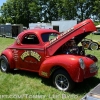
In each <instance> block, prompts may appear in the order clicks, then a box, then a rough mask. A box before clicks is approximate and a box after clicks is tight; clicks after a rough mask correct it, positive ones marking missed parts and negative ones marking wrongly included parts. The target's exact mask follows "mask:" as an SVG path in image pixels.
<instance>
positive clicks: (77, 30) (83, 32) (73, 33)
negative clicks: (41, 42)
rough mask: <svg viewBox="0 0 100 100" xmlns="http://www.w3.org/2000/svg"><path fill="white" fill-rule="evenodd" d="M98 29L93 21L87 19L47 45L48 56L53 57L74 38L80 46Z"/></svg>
mask: <svg viewBox="0 0 100 100" xmlns="http://www.w3.org/2000/svg"><path fill="white" fill-rule="evenodd" d="M96 30H97V29H96V27H95V25H94V23H93V21H92V20H91V19H87V20H85V21H83V22H81V23H79V24H77V25H75V26H74V27H72V28H71V29H69V30H67V31H65V32H63V33H61V34H60V35H58V36H57V37H56V38H54V39H53V40H51V41H50V42H49V43H47V44H46V46H45V49H46V53H47V55H49V56H51V55H53V54H54V53H55V52H56V51H57V50H58V49H59V48H60V47H61V46H62V45H63V44H64V43H66V42H67V41H69V40H70V39H72V38H75V41H76V43H77V44H78V43H79V42H80V41H81V40H82V39H83V38H84V37H86V36H87V35H89V34H90V33H92V32H93V31H96Z"/></svg>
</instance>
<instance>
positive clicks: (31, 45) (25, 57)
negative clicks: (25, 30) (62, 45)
mask: <svg viewBox="0 0 100 100" xmlns="http://www.w3.org/2000/svg"><path fill="white" fill-rule="evenodd" d="M18 55H19V58H18V64H17V65H18V67H19V69H24V70H30V71H38V70H39V67H40V65H41V63H42V62H43V61H44V47H43V46H42V45H41V44H40V41H39V39H38V38H37V36H36V35H35V34H31V33H30V34H27V35H25V36H24V37H23V39H22V43H21V46H20V48H18Z"/></svg>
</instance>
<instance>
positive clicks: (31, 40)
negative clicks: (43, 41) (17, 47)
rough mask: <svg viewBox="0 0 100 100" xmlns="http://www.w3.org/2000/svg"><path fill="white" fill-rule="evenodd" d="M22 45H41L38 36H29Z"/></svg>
mask: <svg viewBox="0 0 100 100" xmlns="http://www.w3.org/2000/svg"><path fill="white" fill-rule="evenodd" d="M22 44H39V40H38V38H37V36H36V35H34V34H29V35H26V36H25V37H24V38H23V40H22Z"/></svg>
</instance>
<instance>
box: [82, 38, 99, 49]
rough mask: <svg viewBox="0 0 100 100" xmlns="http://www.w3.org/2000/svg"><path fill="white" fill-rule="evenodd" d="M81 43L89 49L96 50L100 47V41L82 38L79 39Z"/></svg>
mask: <svg viewBox="0 0 100 100" xmlns="http://www.w3.org/2000/svg"><path fill="white" fill-rule="evenodd" d="M81 44H82V46H83V47H84V48H87V49H90V50H98V49H99V47H100V41H96V40H92V39H87V38H84V39H83V40H82V41H81Z"/></svg>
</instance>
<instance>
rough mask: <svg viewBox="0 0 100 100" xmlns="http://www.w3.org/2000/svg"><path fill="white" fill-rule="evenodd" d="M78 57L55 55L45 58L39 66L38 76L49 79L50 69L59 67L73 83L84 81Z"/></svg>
mask: <svg viewBox="0 0 100 100" xmlns="http://www.w3.org/2000/svg"><path fill="white" fill-rule="evenodd" d="M79 58H80V56H73V55H57V56H53V57H50V58H47V59H46V60H45V61H44V62H43V63H42V65H41V66H40V70H39V75H40V76H43V77H46V78H49V77H50V75H51V69H52V68H53V67H57V66H60V67H62V68H63V69H65V70H66V71H67V72H68V73H69V75H70V77H71V78H72V80H73V81H75V82H81V81H83V79H84V71H83V70H82V69H81V68H80V65H79Z"/></svg>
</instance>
